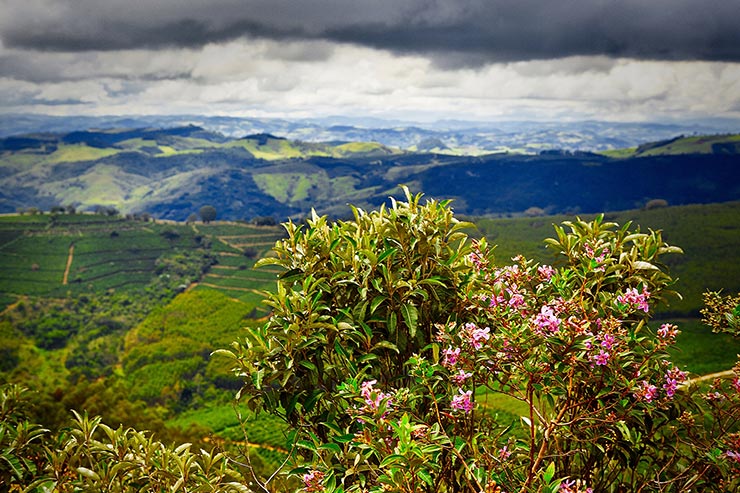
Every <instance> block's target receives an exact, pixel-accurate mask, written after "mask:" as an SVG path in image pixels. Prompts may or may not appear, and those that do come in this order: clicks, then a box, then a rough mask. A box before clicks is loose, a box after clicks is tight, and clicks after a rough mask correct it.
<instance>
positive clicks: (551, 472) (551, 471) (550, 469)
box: [544, 462, 555, 485]
mask: <svg viewBox="0 0 740 493" xmlns="http://www.w3.org/2000/svg"><path fill="white" fill-rule="evenodd" d="M553 477H555V463H554V462H550V465H549V466H547V469H545V475H544V479H545V483H546V484H548V485H549V484H550V483H552V478H553Z"/></svg>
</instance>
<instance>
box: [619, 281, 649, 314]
mask: <svg viewBox="0 0 740 493" xmlns="http://www.w3.org/2000/svg"><path fill="white" fill-rule="evenodd" d="M649 298H650V292H649V291H648V290H647V289H646V288H645V287H643V288H642V293H639V292H638V291H637V289H635V288H630V289H628V290H627V291H626V292H625V293H624V294H620V295H619V296H617V302H619V303H621V304H623V305H629V306H632V307H634V308H635V309H637V310H642V311H644V312H645V313H647V312H649V311H650V306H649V305H648V302H647V300H648V299H649Z"/></svg>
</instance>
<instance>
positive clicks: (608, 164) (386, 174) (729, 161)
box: [0, 116, 740, 221]
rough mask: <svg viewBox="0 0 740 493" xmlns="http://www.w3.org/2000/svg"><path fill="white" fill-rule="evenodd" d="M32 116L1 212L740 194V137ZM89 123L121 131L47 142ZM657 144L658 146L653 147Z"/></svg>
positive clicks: (10, 169) (594, 201)
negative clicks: (402, 190)
mask: <svg viewBox="0 0 740 493" xmlns="http://www.w3.org/2000/svg"><path fill="white" fill-rule="evenodd" d="M37 118H38V117H33V116H29V117H22V118H18V119H17V120H16V121H14V122H9V121H8V120H7V119H5V120H3V121H4V128H5V130H4V131H6V132H8V131H10V130H9V129H11V128H15V129H20V128H21V127H23V126H24V125H25V126H31V125H34V126H35V128H36V129H37V131H36V132H35V133H26V134H25V135H14V136H12V137H6V138H4V139H0V184H2V190H0V212H6V213H7V212H15V211H17V210H25V209H28V208H37V209H42V210H49V209H50V208H52V207H54V206H67V205H74V206H76V207H77V208H78V209H79V210H95V209H96V208H99V207H101V206H104V207H109V208H110V207H113V208H115V209H116V210H118V211H120V212H122V213H127V214H128V213H143V212H146V213H149V214H151V215H153V216H154V217H158V218H165V219H174V220H185V219H187V218H188V217H189V216H191V215H192V214H194V213H197V211H198V210H199V208H200V207H201V206H203V205H206V204H208V205H213V206H214V207H216V209H217V211H218V218H219V219H231V220H235V219H246V220H249V219H253V218H255V217H261V216H272V217H273V218H275V219H276V220H278V221H282V220H284V219H285V218H287V217H294V218H300V217H303V216H305V215H306V214H307V213H309V211H310V210H311V208H315V209H316V210H317V211H319V212H320V213H327V214H330V215H333V216H335V217H346V216H347V215H349V208H348V204H350V203H351V204H354V205H357V206H360V207H367V208H371V207H377V206H379V205H380V204H381V203H383V202H385V201H386V200H387V199H388V197H389V196H390V195H394V194H396V191H397V186H398V185H399V184H402V183H403V184H406V185H408V186H410V188H411V189H412V190H414V191H421V192H424V193H425V194H427V195H428V196H431V197H435V198H451V199H454V200H455V209H456V211H457V212H458V213H462V214H471V215H522V214H529V215H537V214H544V213H568V214H574V213H588V212H602V211H611V210H624V209H632V208H639V207H643V206H644V205H645V204H646V203H648V202H649V201H651V200H655V199H659V200H660V202H659V203H666V202H667V203H668V204H671V205H679V204H690V203H709V202H721V201H729V200H737V199H738V198H740V166H738V164H739V163H740V138H738V136H734V135H729V134H728V135H719V136H689V137H680V136H679V137H676V136H675V135H676V134H675V132H676V131H677V130H680V127H678V126H669V125H647V124H645V125H642V124H622V125H613V124H606V123H602V122H585V123H581V124H573V125H570V126H568V125H560V126H555V125H551V126H548V125H546V124H538V125H527V124H521V126H522V127H526V128H529V129H530V132H526V131H523V132H521V133H516V132H514V131H512V132H510V133H505V132H502V131H500V130H496V129H493V128H491V127H487V128H488V130H486V129H485V128H478V129H474V128H465V126H464V125H463V124H460V123H455V122H448V124H447V130H439V129H422V128H411V129H409V128H407V127H392V128H380V129H378V128H361V127H356V126H350V125H341V126H340V125H329V124H324V125H321V124H319V123H316V122H307V121H303V122H294V121H286V120H260V119H235V118H217V117H204V118H203V120H205V121H206V122H207V123H208V125H209V126H210V127H211V128H217V129H218V130H219V131H214V130H210V129H207V128H204V127H200V126H197V125H193V124H189V125H186V126H174V127H169V128H157V127H155V126H150V127H148V128H135V127H133V126H134V125H137V124H141V123H149V124H157V123H158V124H163V123H169V124H176V123H183V122H182V121H181V120H182V119H184V118H183V117H166V118H165V117H142V118H141V119H138V118H124V119H115V120H106V119H90V118H81V119H74V118H66V119H64V120H57V119H54V118H46V117H44V118H43V119H40V120H39V119H37ZM92 123H96V124H97V126H98V127H99V128H104V127H107V126H110V125H115V126H116V128H107V129H100V130H73V131H68V132H61V133H49V131H52V130H58V129H59V128H60V127H62V126H64V127H66V128H69V127H70V126H75V125H76V126H84V125H90V124H92ZM191 123H192V122H191ZM454 127H457V128H454ZM510 128H511V129H513V128H514V127H510ZM267 129H274V130H277V131H279V132H280V133H278V132H275V133H276V134H277V135H276V134H273V133H267V132H265V130H267ZM253 131H260V132H259V133H252V132H253ZM667 134H668V135H670V136H671V137H672V138H667V139H665V137H664V136H665V135H667ZM231 135H236V137H233V136H231ZM280 135H288V136H291V137H292V138H291V139H287V138H285V137H282V136H280ZM639 136H641V137H642V138H643V139H645V140H638V137H639ZM649 136H655V137H656V138H658V137H663V138H664V140H659V141H658V142H654V143H652V144H650V143H647V142H646V140H647V137H649ZM525 139H530V140H525ZM588 143H590V145H589V144H588ZM638 143H641V145H636V144H638ZM571 149H594V150H597V149H609V150H608V151H604V152H602V153H596V152H590V151H584V150H571ZM615 149H617V150H615ZM535 151H536V152H535Z"/></svg>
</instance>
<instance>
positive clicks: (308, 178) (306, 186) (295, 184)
mask: <svg viewBox="0 0 740 493" xmlns="http://www.w3.org/2000/svg"><path fill="white" fill-rule="evenodd" d="M252 178H253V179H254V182H255V183H256V184H257V186H258V187H259V188H260V190H262V191H263V192H265V193H266V194H268V195H270V196H271V197H273V198H274V199H275V200H277V201H279V202H282V203H291V202H298V201H302V200H307V199H308V198H309V190H310V189H312V188H313V187H315V188H319V189H322V187H324V188H323V189H326V187H328V186H329V178H328V177H327V176H326V174H325V173H323V172H322V173H315V174H312V175H306V174H302V173H260V174H254V175H252Z"/></svg>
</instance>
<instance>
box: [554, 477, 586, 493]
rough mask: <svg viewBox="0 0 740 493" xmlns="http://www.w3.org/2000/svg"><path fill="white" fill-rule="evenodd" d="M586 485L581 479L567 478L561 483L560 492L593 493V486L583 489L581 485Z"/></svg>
mask: <svg viewBox="0 0 740 493" xmlns="http://www.w3.org/2000/svg"><path fill="white" fill-rule="evenodd" d="M582 486H584V485H583V483H582V482H581V480H580V479H579V480H578V481H574V480H572V479H570V480H568V479H566V480H565V481H563V482H562V483H560V489H559V491H560V493H593V491H594V490H593V488H585V489H583V490H582V489H581V487H582Z"/></svg>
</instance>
